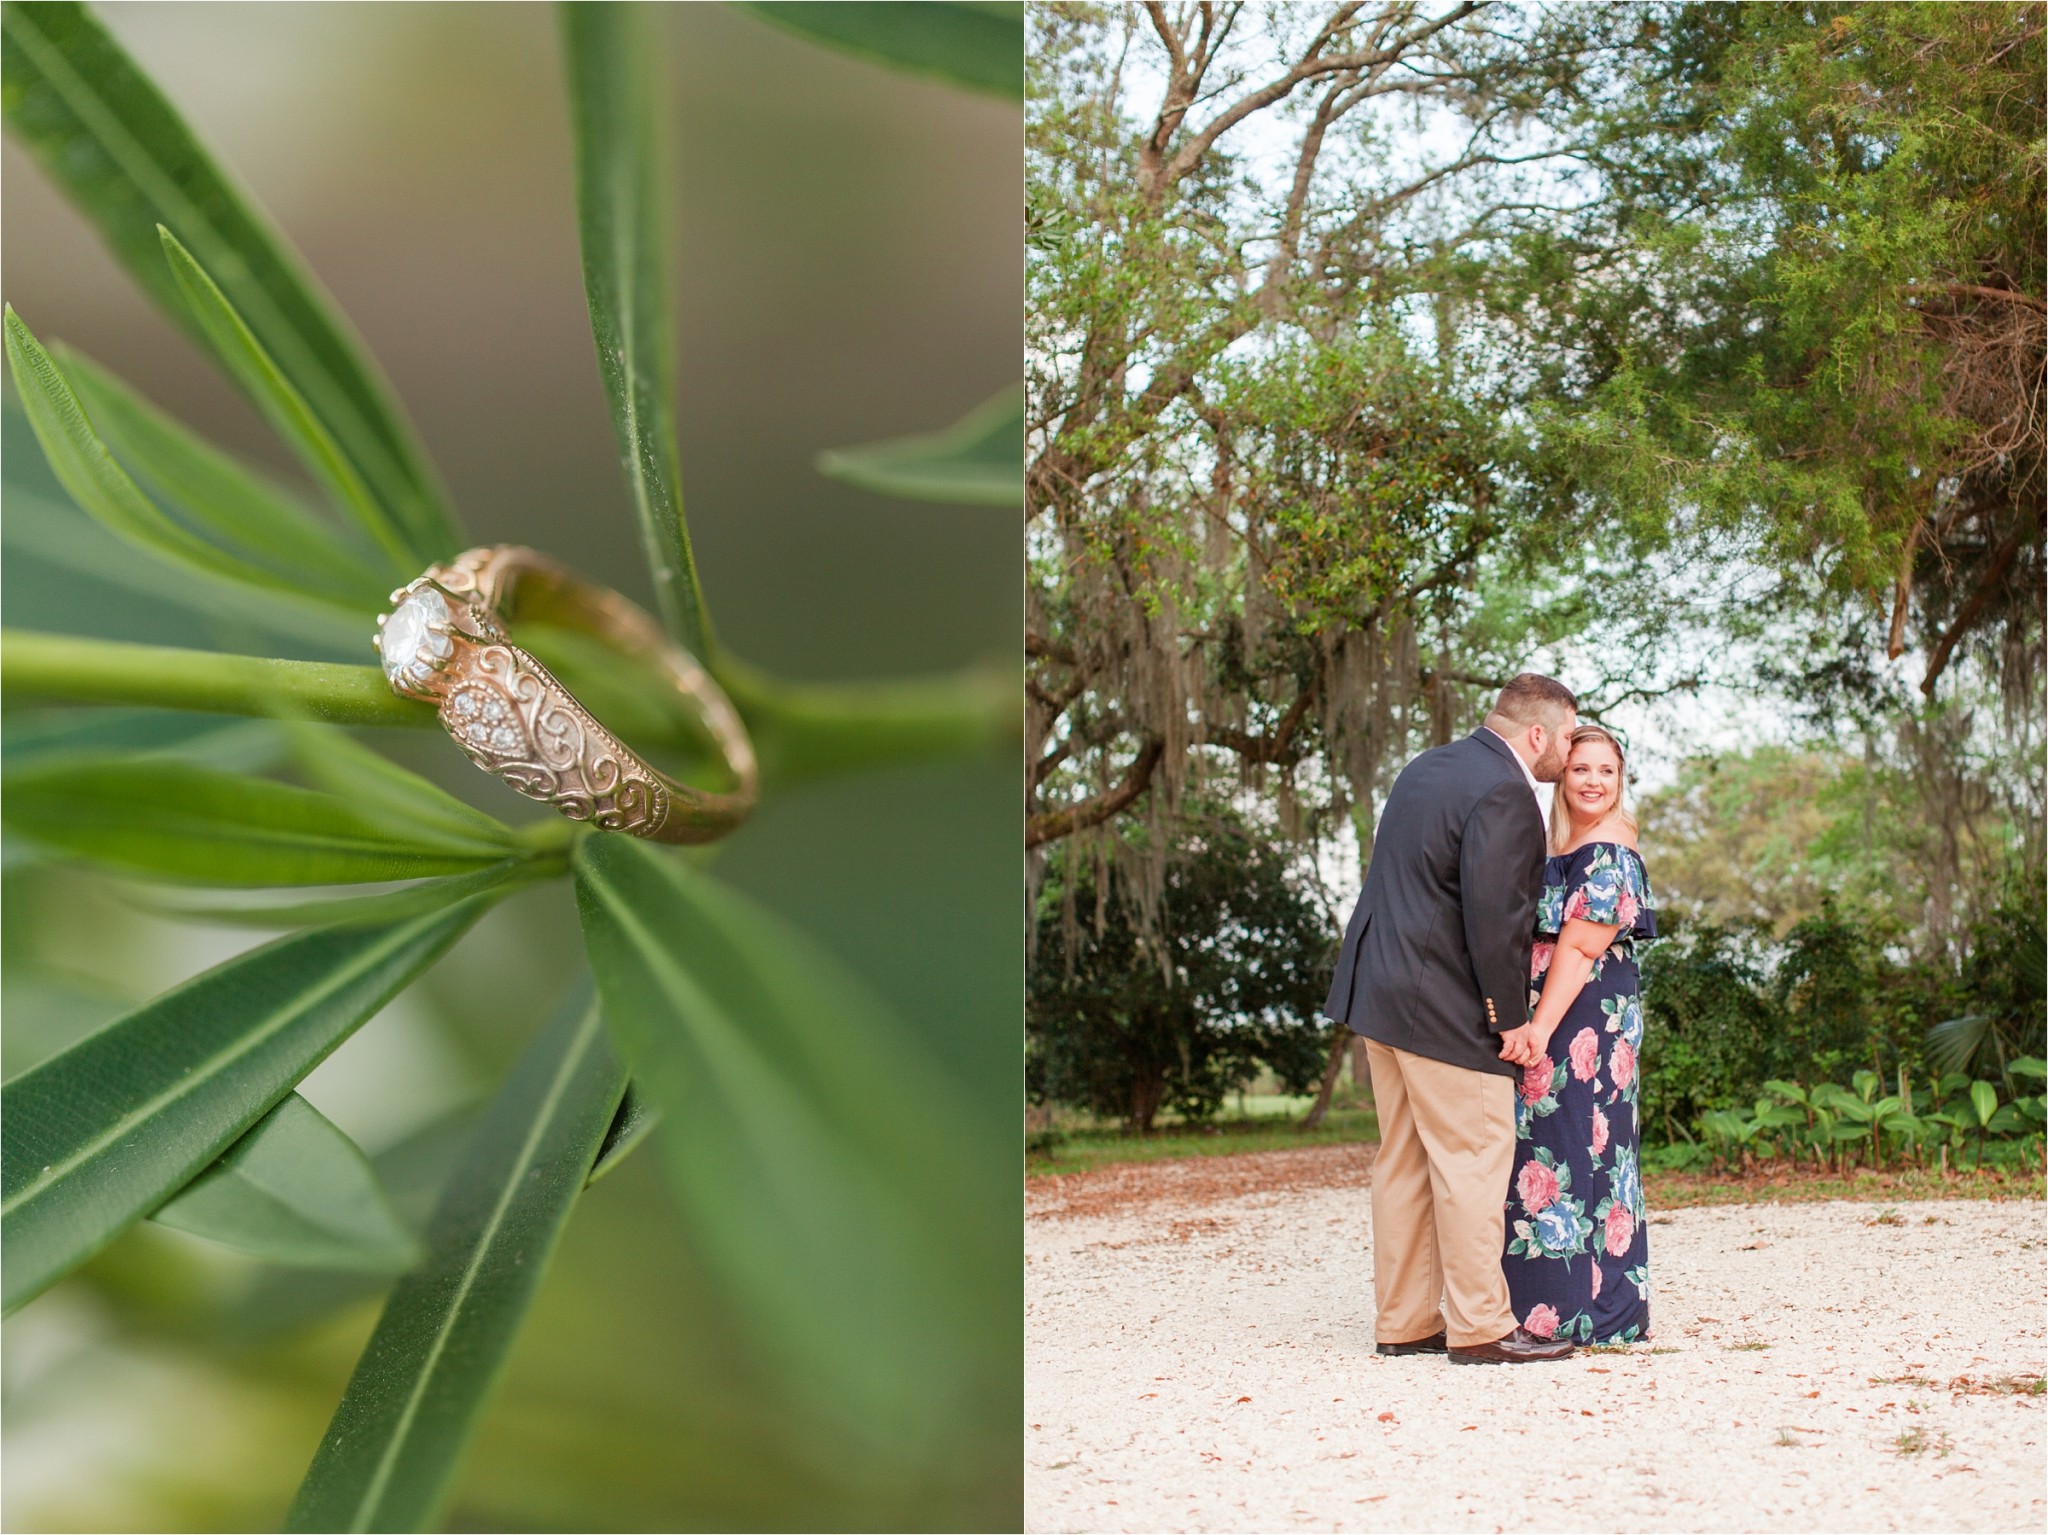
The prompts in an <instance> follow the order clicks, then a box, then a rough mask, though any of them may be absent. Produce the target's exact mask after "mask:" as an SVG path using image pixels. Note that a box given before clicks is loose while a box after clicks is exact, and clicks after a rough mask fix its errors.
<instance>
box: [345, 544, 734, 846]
mask: <svg viewBox="0 0 2048 1535" xmlns="http://www.w3.org/2000/svg"><path fill="white" fill-rule="evenodd" d="M391 601H392V604H393V606H392V610H391V611H390V612H389V613H387V614H384V615H383V616H382V617H380V618H379V619H378V620H377V628H378V631H379V632H378V634H377V637H376V639H375V642H374V643H375V644H376V646H377V652H378V654H379V655H380V656H381V657H382V658H383V662H384V675H385V676H386V677H387V678H389V679H390V682H391V686H392V689H393V691H395V692H397V693H399V694H401V695H403V696H404V697H407V698H419V699H425V700H427V701H428V702H430V703H434V704H436V705H438V706H439V708H440V711H441V724H442V727H443V728H444V729H446V730H447V732H448V734H449V735H451V736H453V737H454V738H455V744H456V745H458V746H460V747H461V748H462V749H463V751H464V752H466V753H468V755H469V759H470V761H472V762H474V763H475V764H476V765H477V766H478V767H480V768H482V769H483V770H484V771H485V772H487V773H495V774H496V775H497V776H498V777H500V778H502V779H504V780H505V782H506V783H508V784H510V785H511V786H512V787H513V788H515V789H517V790H518V791H519V792H520V793H521V794H524V795H526V796H527V797H528V798H529V799H537V800H541V801H544V802H545V803H547V804H550V805H553V806H554V807H555V809H557V810H559V811H560V812H561V813H562V814H563V815H565V816H567V817H568V818H569V819H570V820H572V821H589V822H590V823H591V824H593V825H595V826H601V827H603V828H604V829H605V830H607V831H622V832H627V833H630V834H631V835H633V836H636V837H645V838H647V839H649V840H650V841H654V842H710V841H713V840H715V839H717V838H719V837H722V836H724V835H725V834H726V833H727V832H729V831H731V830H732V829H733V828H734V827H736V826H738V825H739V824H740V822H742V821H744V820H745V819H746V818H747V814H748V812H749V811H751V810H752V809H753V808H754V796H755V791H756V788H757V785H758V778H759V774H758V771H757V769H756V767H755V763H754V747H753V743H752V741H750V740H749V739H748V736H747V729H746V726H745V725H743V724H742V723H741V722H740V717H739V713H738V711H736V710H735V709H734V708H733V706H732V703H731V701H730V700H729V699H728V698H727V697H726V696H725V693H724V692H723V690H721V689H720V688H719V686H718V684H717V683H716V682H714V681H713V680H712V679H711V674H710V673H709V672H707V671H705V669H704V667H703V666H702V665H701V664H700V663H699V662H698V661H697V660H696V658H695V657H693V656H692V655H690V654H689V653H688V652H687V651H685V650H683V649H682V648H681V647H680V646H678V645H677V644H675V642H674V641H672V640H670V639H669V638H668V636H667V635H666V634H664V633H663V632H662V630H661V628H660V626H659V625H657V624H656V623H655V621H654V620H653V619H652V618H650V617H649V616H648V615H647V614H646V613H645V612H643V611H642V610H641V609H639V608H638V607H635V606H634V605H633V604H632V603H630V602H628V601H627V600H626V599H625V598H623V597H621V596H620V595H619V594H618V593H617V592H613V591H608V590H606V589H605V588H603V587H600V586H594V585H592V584H590V583H589V582H587V581H584V580H583V579H582V578H581V577H579V576H577V575H576V574H575V573H574V572H572V571H570V570H568V569H566V568H565V567H563V566H561V565H558V564H556V563H555V562H554V561H553V560H551V559H549V558H548V557H547V556H546V555H543V554H538V553H536V552H535V551H533V550H531V549H523V548H520V547H518V546H517V545H513V544H500V545H497V546H495V547H493V548H487V549H472V550H470V551H469V552H468V553H467V554H463V555H458V556H457V557H456V558H455V559H454V560H452V561H450V562H449V563H447V564H445V565H435V566H433V567H432V568H431V569H429V570H428V571H427V573H426V574H425V575H423V576H421V577H420V578H419V579H418V580H416V581H413V582H411V583H409V584H408V585H406V586H403V587H400V588H399V589H398V590H397V591H395V592H393V593H392V594H391ZM511 617H519V618H523V619H529V620H538V621H541V622H546V623H552V624H556V625H559V626H561V627H563V628H566V629H573V630H576V631H578V632H580V633H583V634H586V635H589V636H591V637H592V638H594V639H597V640H600V641H602V642H603V643H604V644H605V645H606V646H608V647H609V648H610V649H612V650H614V651H617V652H619V653H620V654H621V655H622V656H624V657H626V658H628V659H632V660H639V661H644V662H647V663H651V664H652V666H653V667H654V668H655V669H656V670H658V671H659V672H660V673H661V674H662V676H663V677H664V678H665V679H666V680H667V681H668V682H669V683H670V684H671V685H672V686H673V687H674V688H675V690H676V692H677V693H678V694H679V695H680V696H681V697H682V699H683V700H684V702H685V703H686V704H687V705H688V706H689V708H690V710H691V712H692V713H693V714H694V715H695V717H696V718H697V720H698V721H699V722H700V723H701V724H702V725H703V727H704V730H705V733H706V734H707V735H709V736H710V738H711V740H712V741H713V742H714V743H716V745H717V747H718V749H719V751H720V753H721V754H722V755H723V757H724V759H725V766H726V769H727V772H728V774H729V776H730V777H731V779H732V781H733V787H732V788H731V789H730V790H729V791H728V792H725V793H712V792H709V791H707V790H703V789H694V788H692V787H690V786H689V785H688V784H685V783H679V782H677V781H676V780H675V779H673V778H670V777H669V776H668V775H667V774H665V773H662V772H660V771H659V770H658V769H656V768H654V767H653V766H651V765H650V764H649V763H648V762H646V761H645V760H644V759H643V758H641V757H640V756H638V755H637V754H635V753H634V752H633V751H632V750H631V749H629V748H628V747H626V746H625V745H623V744H621V743H620V741H619V739H618V738H617V737H616V736H614V735H613V734H612V733H611V732H610V731H608V730H606V729H605V728H604V726H602V725H600V724H599V723H598V722H597V720H596V719H595V718H593V717H592V716H591V714H590V712H589V711H588V710H587V709H585V708H584V707H583V705H582V704H580V703H578V702H577V700H576V698H575V695H573V694H572V693H570V692H569V690H568V689H567V688H565V687H563V686H562V684H561V683H560V682H558V681H556V680H555V677H554V675H553V674H552V673H550V672H549V671H548V669H547V668H546V667H545V666H542V665H541V664H540V662H539V661H537V660H535V659H534V658H533V657H532V656H531V655H529V654H528V653H527V652H526V651H524V650H522V649H520V648H519V647H518V646H517V645H514V644H513V643H512V642H511V640H510V639H509V638H508V637H507V636H506V632H505V620H506V619H507V618H511Z"/></svg>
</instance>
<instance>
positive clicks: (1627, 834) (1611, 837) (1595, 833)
mask: <svg viewBox="0 0 2048 1535" xmlns="http://www.w3.org/2000/svg"><path fill="white" fill-rule="evenodd" d="M1600 842H1605V843H1608V844H1610V845H1611V846H1614V847H1625V848H1627V849H1628V850H1629V851H1630V852H1631V853H1634V854H1635V855H1636V857H1638V858H1640V857H1642V856H1643V850H1642V849H1641V848H1639V847H1637V846H1636V834H1635V833H1634V832H1632V831H1631V830H1629V828H1628V824H1627V823H1626V822H1624V821H1603V822H1602V823H1601V824H1600V825H1598V826H1595V827H1594V828H1593V829H1592V830H1591V831H1589V832H1587V833H1586V835H1585V836H1583V837H1580V838H1578V839H1577V840H1576V841H1574V842H1572V843H1571V844H1570V845H1569V846H1568V847H1566V848H1565V850H1564V852H1565V856H1570V855H1571V854H1573V853H1576V852H1579V851H1580V850H1581V849H1584V848H1589V847H1592V846H1593V845H1594V844H1596V843H1600Z"/></svg>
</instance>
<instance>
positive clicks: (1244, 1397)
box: [1238, 1396, 1251, 1402]
mask: <svg viewBox="0 0 2048 1535" xmlns="http://www.w3.org/2000/svg"><path fill="white" fill-rule="evenodd" d="M1238 1400H1239V1401H1240V1402H1249V1401H1250V1400H1251V1398H1250V1397H1248V1396H1241V1397H1239V1398H1238Z"/></svg>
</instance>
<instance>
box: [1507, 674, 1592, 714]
mask: <svg viewBox="0 0 2048 1535" xmlns="http://www.w3.org/2000/svg"><path fill="white" fill-rule="evenodd" d="M1559 710H1563V711H1565V712H1566V713H1569V714H1577V713H1578V712H1579V700H1578V698H1577V697H1576V696H1575V695H1574V694H1573V693H1572V690H1571V689H1570V688H1568V687H1566V686H1565V685H1564V684H1563V683H1562V682H1559V681H1558V680H1557V679H1556V678H1555V677H1540V676H1538V675H1537V674H1536V673H1535V672H1523V673H1522V675H1521V676H1519V677H1517V678H1515V679H1514V681H1512V682H1510V683H1509V684H1508V685H1507V686H1506V687H1504V688H1502V689H1501V690H1500V697H1499V699H1498V700H1496V701H1495V703H1494V706H1493V712H1494V713H1495V714H1499V715H1503V716H1505V717H1506V718H1508V719H1511V720H1513V721H1514V722H1515V723H1516V724H1517V725H1541V724H1545V723H1547V722H1546V721H1545V719H1544V716H1545V715H1555V714H1556V713H1557V712H1558V711H1559Z"/></svg>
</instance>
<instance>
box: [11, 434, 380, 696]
mask: <svg viewBox="0 0 2048 1535" xmlns="http://www.w3.org/2000/svg"><path fill="white" fill-rule="evenodd" d="M0 434H4V441H5V446H4V447H0V476H4V479H0V486H4V488H0V504H4V505H5V507H6V516H5V518H4V519H0V538H4V540H5V547H6V558H7V559H9V560H13V561H17V562H18V563H17V566H16V574H15V575H14V576H13V577H12V578H11V580H12V582H15V583H19V582H20V581H22V580H23V579H24V574H25V573H26V572H28V571H29V570H30V569H31V567H33V566H38V565H40V566H44V567H48V568H49V569H50V570H52V571H53V572H54V573H56V574H57V575H59V576H60V577H62V578H64V580H63V584H64V585H65V586H67V587H70V588H72V589H73V590H77V589H78V588H80V587H84V588H85V591H86V594H87V595H86V601H85V602H84V603H79V604H75V605H74V603H72V602H68V601H67V602H66V603H65V605H64V607H63V609H62V611H64V612H65V613H66V615H67V617H68V618H69V619H70V624H69V627H72V628H80V627H89V628H91V629H92V630H94V631H95V632H96V633H99V634H101V635H102V636H105V637H108V638H123V637H131V636H133V635H134V633H135V631H134V630H132V629H131V628H129V627H128V626H129V625H130V624H131V623H143V624H147V623H148V622H149V618H148V616H147V615H148V614H149V613H150V612H151V611H152V609H167V610H169V612H170V614H171V615H172V617H173V621H174V622H175V621H176V620H177V619H178V618H181V617H182V618H184V619H186V620H187V621H188V622H191V621H194V620H196V622H197V627H198V628H199V629H200V630H201V631H202V633H204V634H206V635H207V636H209V637H212V636H219V637H220V638H219V640H218V641H217V642H218V643H221V644H222V645H223V647H224V648H241V649H255V648H274V649H276V650H278V651H279V652H280V653H288V652H289V651H291V650H298V651H301V652H304V651H308V650H310V651H312V652H314V653H316V654H320V653H324V654H327V655H330V656H331V655H338V654H346V653H349V652H354V653H357V654H360V653H361V651H362V647H363V615H362V613H361V611H360V610H356V609H346V610H345V609H342V608H338V607H334V606H332V605H330V604H328V603H325V602H308V601H307V600H306V598H305V597H304V596H303V595H301V594H300V593H299V592H297V591H296V590H293V591H284V590H280V589H277V588H272V587H265V586H250V585H247V584H245V583H243V582H241V581H238V580H233V579H230V578H228V577H224V576H216V575H213V574H210V573H208V572H205V571H201V570H197V569H195V568H194V567H192V566H190V565H187V564H185V563H183V562H182V561H180V562H178V563H175V564H174V563H172V562H171V561H168V560H165V559H163V558H162V557H160V556H159V555H157V554H155V553H153V552H150V551H149V550H147V549H144V548H141V547H139V546H137V545H135V544H132V543H130V542H128V540H127V539H125V538H123V537H121V536H120V535H118V534H116V533H114V532H112V531H110V530H109V529H107V528H106V527H104V526H102V525H101V523H100V522H99V521H98V520H97V519H95V518H93V517H89V516H87V515H86V513H85V512H83V511H81V510H80V509H79V508H78V506H77V505H76V504H74V503H73V502H72V500H71V498H70V497H69V496H68V495H67V494H66V493H65V491H64V488H63V487H62V486H61V485H60V484H59V483H58V482H57V479H56V477H55V475H54V474H52V473H51V472H50V469H49V465H48V463H47V461H46V460H45V459H44V456H43V451H42V445H41V444H40V443H38V442H37V441H36V440H35V431H34V428H33V427H32V426H31V425H30V423H29V420H28V414H27V412H25V411H24V410H22V409H21V407H20V406H19V405H18V404H16V403H15V401H14V400H13V399H12V398H9V399H8V400H6V401H5V402H4V404H0ZM40 574H41V572H36V573H35V574H32V575H27V579H28V580H31V581H33V580H36V578H37V575H40ZM39 584H40V583H39ZM138 597H139V598H142V599H143V601H141V602H139V603H138V602H135V601H133V600H132V599H134V598H138ZM15 616H16V617H17V618H18V617H20V614H19V613H18V612H17V613H16V615H15ZM110 618H113V619H117V620H118V621H117V622H111V623H110V622H109V620H110ZM50 621H51V620H50V619H49V618H47V617H46V618H44V619H43V622H44V623H49V622H50ZM230 636H232V641H230V639H229V637H230ZM386 691H387V692H389V691H390V690H389V688H386Z"/></svg>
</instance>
